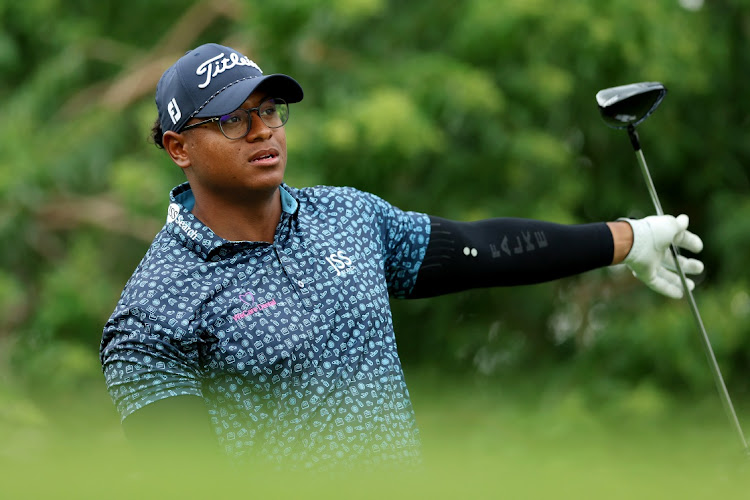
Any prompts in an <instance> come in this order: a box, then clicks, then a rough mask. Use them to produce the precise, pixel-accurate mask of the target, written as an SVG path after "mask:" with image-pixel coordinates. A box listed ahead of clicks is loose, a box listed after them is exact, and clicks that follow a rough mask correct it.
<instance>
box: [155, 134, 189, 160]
mask: <svg viewBox="0 0 750 500" xmlns="http://www.w3.org/2000/svg"><path fill="white" fill-rule="evenodd" d="M162 144H164V150H165V151H166V152H167V153H169V156H171V157H172V161H173V162H175V163H176V164H177V166H178V167H180V168H187V167H189V166H190V157H189V156H188V154H187V150H186V148H185V136H184V135H182V134H178V133H177V132H175V131H173V130H168V131H166V132H164V135H163V136H162Z"/></svg>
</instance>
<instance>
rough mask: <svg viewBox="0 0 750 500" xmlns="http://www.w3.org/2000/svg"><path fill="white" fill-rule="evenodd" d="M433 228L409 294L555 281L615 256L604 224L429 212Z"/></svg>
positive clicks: (596, 265) (593, 267)
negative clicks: (466, 218) (457, 217)
mask: <svg viewBox="0 0 750 500" xmlns="http://www.w3.org/2000/svg"><path fill="white" fill-rule="evenodd" d="M430 226H431V231H430V242H429V244H428V246H427V252H426V254H425V258H424V260H423V261H422V265H421V267H420V269H419V273H418V274H417V282H416V284H415V286H414V289H413V290H412V292H411V294H410V295H409V298H423V297H434V296H437V295H443V294H446V293H452V292H458V291H461V290H467V289H470V288H482V287H493V286H511V285H529V284H533V283H541V282H544V281H551V280H555V279H558V278H562V277H565V276H572V275H574V274H579V273H582V272H584V271H588V270H591V269H596V268H599V267H603V266H607V265H609V264H611V262H612V256H613V254H614V242H613V241H612V233H611V232H610V230H609V228H608V227H607V225H606V223H604V222H600V223H594V224H581V225H562V224H553V223H550V222H542V221H536V220H529V219H513V218H502V219H487V220H482V221H477V222H456V221H451V220H447V219H442V218H440V217H434V216H430Z"/></svg>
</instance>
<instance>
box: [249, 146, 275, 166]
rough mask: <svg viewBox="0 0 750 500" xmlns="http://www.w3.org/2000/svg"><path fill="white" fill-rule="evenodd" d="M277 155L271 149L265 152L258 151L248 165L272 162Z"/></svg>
mask: <svg viewBox="0 0 750 500" xmlns="http://www.w3.org/2000/svg"><path fill="white" fill-rule="evenodd" d="M278 156H279V153H278V152H277V151H275V150H273V149H271V150H267V151H259V152H258V153H256V154H255V156H253V157H252V158H251V159H250V163H267V162H273V161H274V160H276V158H278Z"/></svg>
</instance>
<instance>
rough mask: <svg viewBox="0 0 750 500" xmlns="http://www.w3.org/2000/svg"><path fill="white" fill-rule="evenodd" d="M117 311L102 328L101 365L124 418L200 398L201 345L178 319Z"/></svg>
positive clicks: (134, 309) (140, 311) (141, 311)
mask: <svg viewBox="0 0 750 500" xmlns="http://www.w3.org/2000/svg"><path fill="white" fill-rule="evenodd" d="M171 323H172V324H170V322H168V321H167V320H166V318H163V317H160V315H159V314H158V313H157V312H153V311H146V310H144V309H142V308H139V307H132V308H127V307H124V306H122V305H121V306H118V308H117V309H116V310H115V312H114V314H113V315H112V317H111V318H110V320H109V321H108V322H107V324H106V326H105V327H104V332H103V336H102V343H101V346H100V360H101V363H102V369H103V371H104V377H105V380H106V383H107V389H108V391H109V394H110V396H111V397H112V401H113V402H114V403H115V406H116V407H117V410H118V411H119V412H120V415H121V417H122V418H123V419H125V418H126V417H127V416H128V415H130V414H131V413H133V412H134V411H136V410H138V409H140V408H142V407H144V406H146V405H148V404H150V403H153V402H155V401H159V400H161V399H164V398H168V397H171V396H181V395H194V396H202V395H203V393H202V390H201V377H200V365H199V346H198V343H199V340H198V338H197V336H196V335H195V334H194V333H191V332H190V331H189V330H187V329H184V328H183V327H182V325H181V324H180V323H176V322H174V320H172V321H171Z"/></svg>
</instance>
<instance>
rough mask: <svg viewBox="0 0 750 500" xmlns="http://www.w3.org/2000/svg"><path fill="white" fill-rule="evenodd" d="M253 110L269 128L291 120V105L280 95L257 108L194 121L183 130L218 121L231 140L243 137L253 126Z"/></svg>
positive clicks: (277, 126) (237, 110) (242, 109)
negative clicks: (280, 97)
mask: <svg viewBox="0 0 750 500" xmlns="http://www.w3.org/2000/svg"><path fill="white" fill-rule="evenodd" d="M253 111H255V112H256V113H258V117H259V118H260V120H261V121H262V122H263V123H264V124H265V125H266V127H268V128H279V127H281V126H283V125H284V124H285V123H286V122H287V120H289V105H288V104H287V103H286V101H285V100H284V99H279V98H278V97H269V98H268V99H266V100H265V101H263V102H261V103H260V105H259V106H258V107H257V108H250V109H245V108H239V109H236V110H234V111H232V112H231V113H229V114H228V115H223V116H215V117H213V118H209V119H208V120H203V121H202V122H198V123H193V124H191V125H188V126H187V127H183V128H182V130H183V131H185V130H190V129H191V128H195V127H198V126H200V125H205V124H206V123H211V122H216V123H218V124H219V129H220V130H221V133H222V134H224V137H226V138H227V139H230V140H236V139H241V138H243V137H245V136H246V135H247V134H248V133H250V129H251V128H252V126H253V117H252V113H253Z"/></svg>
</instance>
